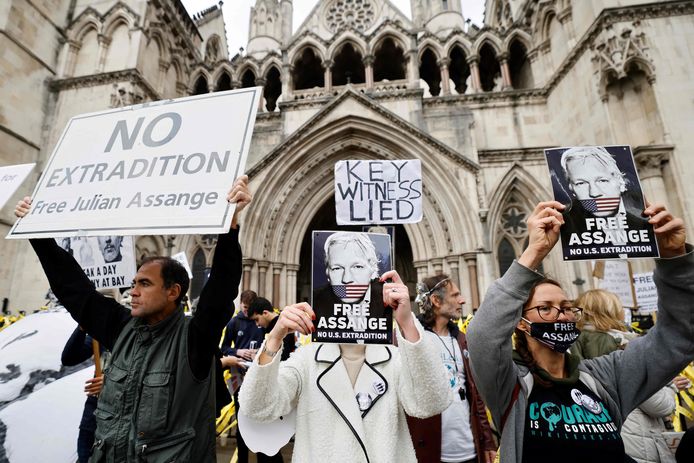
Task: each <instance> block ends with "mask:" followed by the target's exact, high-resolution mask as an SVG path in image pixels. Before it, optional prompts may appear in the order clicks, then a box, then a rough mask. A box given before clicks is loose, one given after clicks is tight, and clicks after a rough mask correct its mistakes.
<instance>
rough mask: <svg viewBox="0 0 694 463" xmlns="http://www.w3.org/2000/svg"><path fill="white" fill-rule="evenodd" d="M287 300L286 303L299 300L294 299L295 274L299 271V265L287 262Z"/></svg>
mask: <svg viewBox="0 0 694 463" xmlns="http://www.w3.org/2000/svg"><path fill="white" fill-rule="evenodd" d="M285 267H286V269H287V272H286V273H287V295H286V297H287V300H286V301H285V303H286V304H293V303H295V302H299V301H297V300H296V275H297V274H298V273H299V266H298V265H297V264H287V265H286V266H285Z"/></svg>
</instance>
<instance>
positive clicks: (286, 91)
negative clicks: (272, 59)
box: [282, 64, 294, 101]
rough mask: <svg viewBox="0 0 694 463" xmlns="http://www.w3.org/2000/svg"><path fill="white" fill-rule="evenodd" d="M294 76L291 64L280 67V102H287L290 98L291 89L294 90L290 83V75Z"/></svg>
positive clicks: (292, 84)
mask: <svg viewBox="0 0 694 463" xmlns="http://www.w3.org/2000/svg"><path fill="white" fill-rule="evenodd" d="M293 74H294V66H292V65H291V64H283V65H282V95H286V97H284V96H283V97H282V101H289V100H290V99H291V98H290V97H291V96H292V93H293V91H292V89H293V88H294V83H293V82H292V75H293Z"/></svg>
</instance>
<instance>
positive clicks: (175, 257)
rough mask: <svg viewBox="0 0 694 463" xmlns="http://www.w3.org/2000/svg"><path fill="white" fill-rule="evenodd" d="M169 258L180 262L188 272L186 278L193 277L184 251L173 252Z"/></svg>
mask: <svg viewBox="0 0 694 463" xmlns="http://www.w3.org/2000/svg"><path fill="white" fill-rule="evenodd" d="M171 258H172V259H173V260H176V261H178V263H180V264H181V265H182V266H183V267H184V268H185V269H186V272H188V278H190V279H193V272H192V271H191V270H190V264H188V258H187V257H186V253H185V252H179V253H178V254H174V255H173V256H171Z"/></svg>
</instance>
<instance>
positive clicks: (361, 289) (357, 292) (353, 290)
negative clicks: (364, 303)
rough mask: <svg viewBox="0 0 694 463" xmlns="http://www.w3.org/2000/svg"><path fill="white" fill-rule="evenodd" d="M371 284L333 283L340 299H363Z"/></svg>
mask: <svg viewBox="0 0 694 463" xmlns="http://www.w3.org/2000/svg"><path fill="white" fill-rule="evenodd" d="M367 289H369V285H368V284H366V285H333V292H334V293H335V295H336V296H337V297H339V298H340V299H361V298H362V297H363V296H364V293H366V290H367Z"/></svg>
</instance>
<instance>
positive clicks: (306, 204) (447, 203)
mask: <svg viewBox="0 0 694 463" xmlns="http://www.w3.org/2000/svg"><path fill="white" fill-rule="evenodd" d="M348 158H352V159H410V158H419V159H421V160H422V168H423V176H424V179H425V194H424V210H425V219H424V220H423V221H422V222H420V223H419V224H413V225H408V226H406V227H405V229H406V231H407V234H408V238H409V239H410V242H411V245H412V251H413V257H414V259H415V260H424V259H430V258H433V257H441V256H447V255H451V254H461V253H463V252H466V251H469V250H472V249H475V248H476V247H477V243H479V242H480V241H479V239H478V238H479V235H480V233H481V232H480V227H479V224H478V223H477V221H476V220H475V211H476V210H477V207H476V202H475V201H474V200H473V201H470V200H469V199H468V198H476V196H475V191H474V189H473V190H472V191H470V192H468V191H465V192H463V191H461V189H462V188H460V189H459V188H455V186H456V185H460V184H462V183H463V182H461V181H460V179H458V178H457V177H456V170H463V169H456V167H457V166H455V165H454V163H453V162H451V160H450V159H442V156H440V154H439V153H435V152H433V150H432V149H431V148H430V147H429V146H427V145H426V144H425V143H423V142H422V140H420V139H418V138H417V137H415V136H413V135H412V134H410V133H407V132H406V131H404V130H401V129H399V128H397V127H393V126H390V125H386V124H383V123H380V122H376V121H374V120H373V119H366V118H362V117H359V116H345V117H343V118H341V119H338V120H336V121H332V122H330V123H327V124H325V125H324V126H322V127H319V128H317V129H314V130H313V131H311V132H309V133H306V134H305V135H303V136H302V137H301V140H300V141H299V142H297V143H296V144H295V146H293V147H292V149H291V151H290V152H285V153H283V154H282V155H281V156H276V157H275V158H274V159H273V160H272V161H270V162H269V163H266V164H265V165H263V166H262V167H261V168H260V169H259V170H258V171H257V172H253V169H251V174H252V176H253V179H252V183H255V185H254V187H255V190H256V191H255V197H256V204H255V205H254V207H253V208H252V211H253V212H252V213H251V214H249V216H248V217H247V219H246V221H247V224H246V227H247V228H248V229H252V230H254V235H253V237H249V238H247V239H246V240H245V241H246V242H245V243H244V249H245V250H246V255H247V256H248V257H249V258H253V259H260V260H268V261H272V262H283V263H287V264H298V263H299V255H300V250H301V243H302V241H303V237H304V234H305V233H306V231H307V230H308V227H309V224H310V222H311V220H312V218H313V214H312V213H308V211H317V210H318V209H319V208H320V206H321V205H322V204H323V203H324V202H325V201H327V200H329V199H330V198H331V197H332V195H333V191H334V185H333V175H332V172H333V169H334V164H335V162H336V161H338V160H341V159H348ZM461 164H462V163H461ZM458 167H459V166H458ZM463 171H464V170H463ZM464 175H470V176H471V177H473V176H474V172H471V171H470V170H468V171H467V172H465V174H464ZM434 179H438V181H433V180H434ZM472 183H473V184H474V181H473V182H472Z"/></svg>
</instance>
